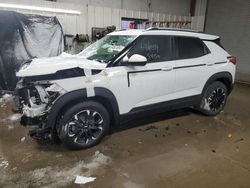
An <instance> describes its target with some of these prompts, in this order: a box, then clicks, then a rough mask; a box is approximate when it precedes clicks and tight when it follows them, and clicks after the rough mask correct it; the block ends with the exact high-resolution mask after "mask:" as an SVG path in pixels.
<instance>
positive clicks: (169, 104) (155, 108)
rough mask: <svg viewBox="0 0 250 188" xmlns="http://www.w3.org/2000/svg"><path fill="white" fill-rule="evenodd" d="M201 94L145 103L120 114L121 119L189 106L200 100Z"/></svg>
mask: <svg viewBox="0 0 250 188" xmlns="http://www.w3.org/2000/svg"><path fill="white" fill-rule="evenodd" d="M201 97H202V96H201V95H194V96H190V97H185V98H181V99H174V100H170V101H165V102H160V103H156V104H151V105H146V106H142V107H137V108H134V109H132V110H131V111H130V112H128V113H126V114H122V115H121V119H125V118H127V117H130V116H135V115H136V116H138V115H139V114H143V115H145V114H152V113H160V112H165V111H171V110H176V109H181V108H187V107H191V106H196V105H198V104H199V102H200V100H201Z"/></svg>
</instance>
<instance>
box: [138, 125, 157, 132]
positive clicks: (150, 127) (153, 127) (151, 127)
mask: <svg viewBox="0 0 250 188" xmlns="http://www.w3.org/2000/svg"><path fill="white" fill-rule="evenodd" d="M151 129H158V128H157V127H155V126H153V125H150V126H149V127H147V128H145V129H139V130H140V131H149V130H151Z"/></svg>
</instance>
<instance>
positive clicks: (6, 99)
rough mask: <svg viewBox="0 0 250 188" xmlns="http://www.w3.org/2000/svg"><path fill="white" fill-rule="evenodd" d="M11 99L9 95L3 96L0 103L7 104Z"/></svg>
mask: <svg viewBox="0 0 250 188" xmlns="http://www.w3.org/2000/svg"><path fill="white" fill-rule="evenodd" d="M12 99H13V96H12V95H10V94H4V95H3V96H2V97H1V98H0V103H2V102H8V101H11V100H12Z"/></svg>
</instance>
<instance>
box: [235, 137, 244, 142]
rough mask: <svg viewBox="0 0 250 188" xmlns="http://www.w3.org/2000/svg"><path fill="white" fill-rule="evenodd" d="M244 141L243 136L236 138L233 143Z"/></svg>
mask: <svg viewBox="0 0 250 188" xmlns="http://www.w3.org/2000/svg"><path fill="white" fill-rule="evenodd" d="M242 141H244V138H241V139H238V140H235V141H234V143H238V142H242Z"/></svg>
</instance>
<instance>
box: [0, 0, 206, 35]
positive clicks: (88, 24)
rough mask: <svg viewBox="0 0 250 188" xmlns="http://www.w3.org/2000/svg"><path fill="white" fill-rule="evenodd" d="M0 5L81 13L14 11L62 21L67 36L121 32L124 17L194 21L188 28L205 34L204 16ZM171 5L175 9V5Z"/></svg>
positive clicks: (23, 0) (17, 0)
mask: <svg viewBox="0 0 250 188" xmlns="http://www.w3.org/2000/svg"><path fill="white" fill-rule="evenodd" d="M199 1H204V0H199ZM124 2H125V1H124ZM178 2H181V1H178ZM1 3H12V4H21V5H33V6H41V7H50V8H59V9H67V10H77V11H80V12H81V14H80V15H72V14H62V13H51V12H43V11H30V10H29V11H27V10H18V9H15V10H16V11H19V12H23V13H30V14H40V15H47V16H56V17H57V18H58V19H59V21H60V23H61V24H62V27H63V30H64V33H65V34H77V33H80V34H86V33H87V34H89V35H90V34H91V28H92V27H106V26H109V25H115V26H116V28H117V29H120V27H121V18H122V17H130V18H143V19H149V20H150V21H192V24H190V25H187V26H186V28H187V29H194V30H200V31H202V30H203V25H204V15H197V16H195V17H192V18H191V17H190V16H181V15H174V14H172V15H171V14H165V13H158V12H147V11H135V10H128V9H119V8H108V7H98V6H92V5H91V6H90V5H88V6H87V5H86V4H74V3H60V2H49V1H44V0H1ZM172 4H174V5H176V3H172ZM184 4H185V6H187V5H189V4H187V3H184ZM164 6H165V4H164ZM176 6H177V5H176ZM182 6H183V5H180V7H182ZM188 8H189V7H188ZM188 8H187V9H188ZM176 9H177V8H176ZM9 10H10V9H9ZM12 10H13V9H12ZM172 12H174V11H172ZM172 27H173V26H172Z"/></svg>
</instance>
